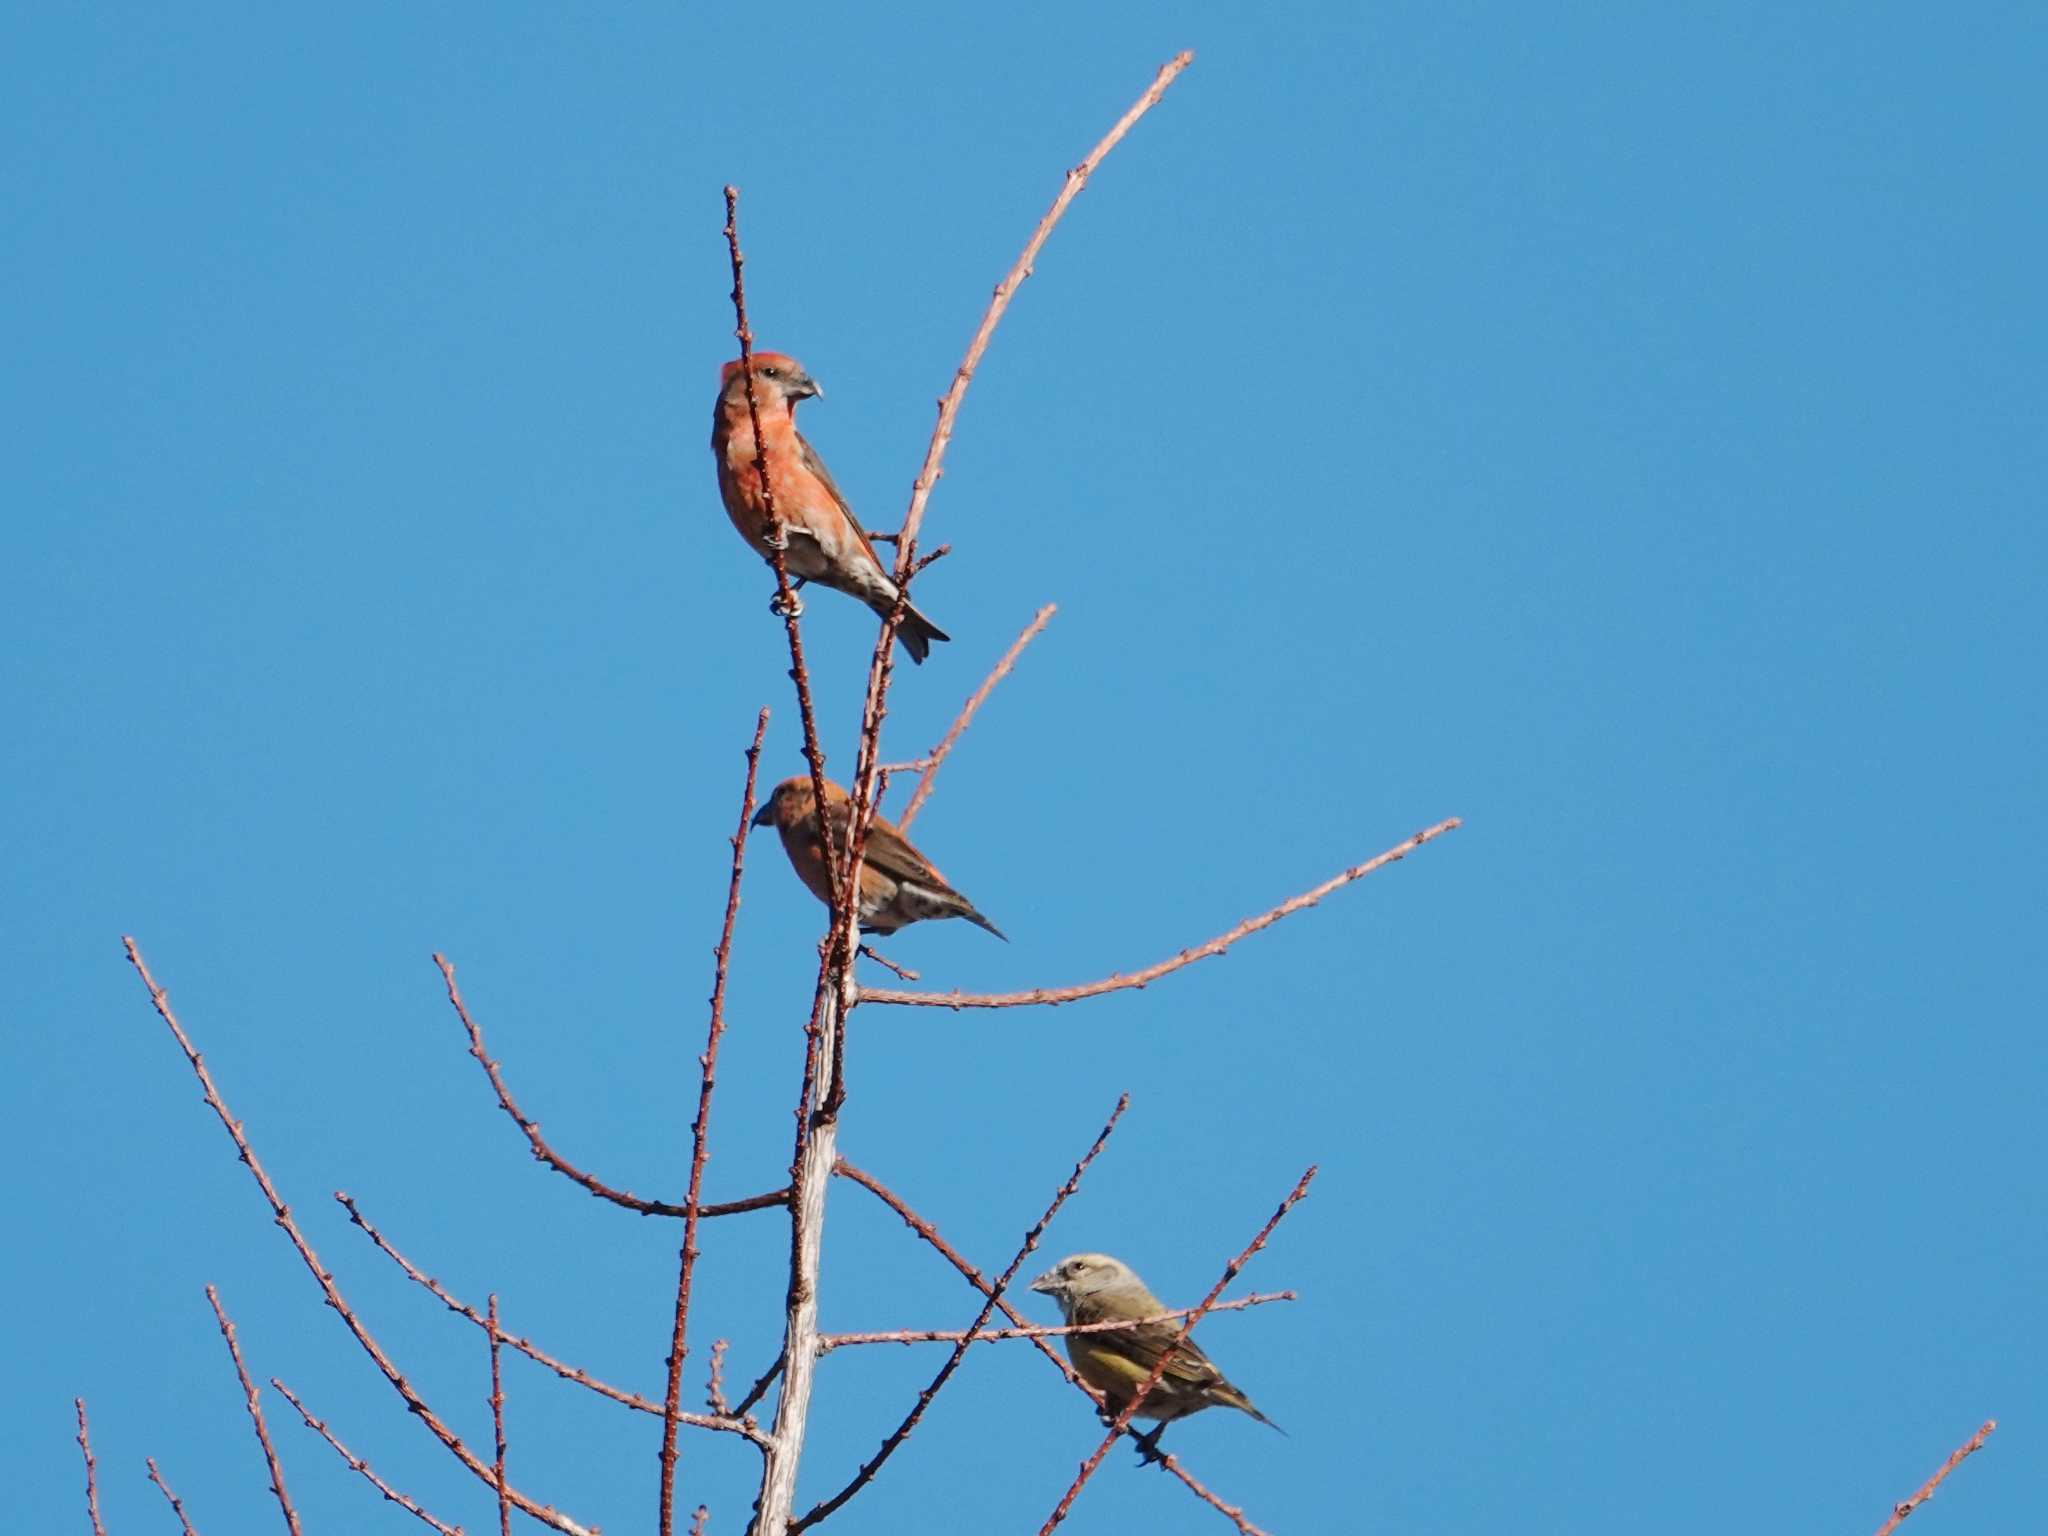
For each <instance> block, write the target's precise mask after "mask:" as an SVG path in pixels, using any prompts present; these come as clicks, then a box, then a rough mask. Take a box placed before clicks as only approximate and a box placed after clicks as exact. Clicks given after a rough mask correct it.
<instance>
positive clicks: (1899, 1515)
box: [1877, 1419, 1998, 1536]
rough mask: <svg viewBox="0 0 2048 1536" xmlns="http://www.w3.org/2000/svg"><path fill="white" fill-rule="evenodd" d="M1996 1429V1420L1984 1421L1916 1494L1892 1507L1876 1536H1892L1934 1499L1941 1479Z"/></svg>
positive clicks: (1977, 1449)
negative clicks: (1889, 1514) (1889, 1515)
mask: <svg viewBox="0 0 2048 1536" xmlns="http://www.w3.org/2000/svg"><path fill="white" fill-rule="evenodd" d="M1996 1428H1998V1420H1996V1419H1986V1420H1985V1421H1984V1423H1983V1425H1982V1426H1981V1427H1980V1428H1979V1429H1978V1431H1977V1433H1975V1434H1974V1435H1972V1436H1970V1438H1969V1439H1967V1440H1965V1441H1964V1442H1963V1443H1962V1444H1961V1445H1959V1446H1957V1447H1956V1448H1955V1450H1954V1451H1952V1452H1951V1453H1950V1454H1949V1458H1948V1460H1947V1461H1945V1462H1943V1463H1942V1464H1941V1470H1940V1471H1938V1472H1936V1473H1935V1474H1934V1476H1932V1477H1930V1478H1929V1479H1927V1481H1926V1482H1924V1483H1922V1484H1921V1485H1920V1491H1919V1492H1918V1493H1916V1494H1914V1495H1913V1496H1912V1497H1911V1498H1910V1499H1907V1500H1906V1501H1905V1502H1904V1503H1902V1504H1894V1505H1893V1506H1892V1515H1891V1518H1890V1519H1889V1520H1887V1521H1885V1523H1884V1524H1883V1525H1880V1526H1879V1527H1878V1528H1877V1536H1892V1532H1893V1531H1896V1530H1897V1529H1898V1528H1899V1527H1900V1526H1901V1525H1902V1524H1904V1523H1905V1519H1906V1516H1908V1515H1910V1514H1912V1513H1913V1511H1914V1510H1916V1509H1918V1508H1919V1507H1920V1506H1921V1505H1922V1504H1925V1503H1926V1502H1927V1501H1928V1500H1929V1499H1931V1498H1933V1497H1934V1490H1935V1489H1937V1488H1939V1487H1940V1486H1941V1480H1942V1479H1943V1478H1945V1477H1947V1476H1948V1475H1949V1473H1951V1472H1953V1471H1955V1469H1956V1468H1957V1467H1960V1466H1961V1465H1962V1464H1963V1461H1964V1459H1965V1458H1967V1457H1969V1456H1972V1455H1974V1454H1975V1453H1976V1452H1978V1451H1981V1450H1983V1449H1984V1442H1985V1441H1986V1440H1989V1439H1990V1438H1991V1432H1992V1431H1993V1430H1994V1429H1996Z"/></svg>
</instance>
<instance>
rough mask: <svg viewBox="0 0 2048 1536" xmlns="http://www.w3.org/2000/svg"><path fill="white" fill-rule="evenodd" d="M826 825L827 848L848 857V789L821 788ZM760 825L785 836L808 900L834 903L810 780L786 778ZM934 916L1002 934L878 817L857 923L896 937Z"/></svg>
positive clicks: (864, 862)
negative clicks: (960, 919) (964, 921)
mask: <svg viewBox="0 0 2048 1536" xmlns="http://www.w3.org/2000/svg"><path fill="white" fill-rule="evenodd" d="M825 805H826V809H825V819H826V821H827V823H828V824H829V825H830V826H831V829H832V845H833V847H834V849H836V850H837V852H838V855H839V857H840V858H841V859H844V858H845V857H846V856H847V853H846V843H847V827H848V822H849V820H850V816H851V810H852V807H851V804H850V803H849V801H848V799H847V795H846V791H845V790H843V789H841V788H840V787H839V786H838V785H837V784H833V783H829V782H828V783H827V784H826V785H825ZM754 825H755V826H757V827H773V828H775V830H776V831H777V832H779V833H781V834H782V848H783V851H784V852H785V853H787V854H788V855H789V862H790V864H791V866H792V867H793V868H794V869H795V870H796V873H797V878H798V879H800V880H802V881H803V883H804V884H805V885H807V886H809V887H810V890H811V894H812V895H813V896H816V897H817V898H818V900H820V901H822V902H824V903H826V904H827V905H828V906H829V905H830V904H831V901H832V884H831V877H830V875H829V874H828V873H827V871H826V868H825V850H824V845H823V843H822V842H820V840H819V838H818V816H817V796H816V795H815V794H814V793H813V792H812V790H811V780H810V776H809V775H808V774H803V775H799V776H798V777H796V778H793V779H784V780H783V781H782V782H781V783H780V784H778V785H776V786H775V793H774V794H772V795H770V796H769V797H768V803H767V804H766V805H764V806H762V807H761V809H760V811H759V813H758V814H756V816H755V817H754ZM934 917H964V918H966V919H967V921H969V922H970V923H973V924H974V925H975V926H976V927H979V928H986V929H987V930H988V931H989V932H990V933H992V934H994V935H995V936H996V937H997V938H999V939H1001V938H1005V937H1006V936H1005V935H1004V933H1003V931H1002V930H1001V929H1000V928H998V927H996V925H995V924H994V923H992V922H990V921H989V920H988V919H987V918H985V917H983V916H982V915H981V914H980V913H979V912H977V911H975V910H974V903H973V902H971V901H969V900H968V899H967V898H966V897H965V896H962V895H961V894H960V893H959V892H958V891H956V890H954V889H953V887H952V886H950V885H948V884H946V881H945V879H944V877H943V876H941V875H940V874H939V872H938V871H937V870H936V869H934V868H932V865H931V860H929V859H927V858H926V857H925V856H924V855H923V854H921V853H919V852H918V851H917V850H916V849H915V848H913V847H911V846H910V844H909V843H908V842H906V841H904V837H903V834H902V833H901V832H898V831H897V830H896V828H895V826H894V825H893V824H891V823H890V822H889V820H888V819H887V818H886V817H883V816H877V817H875V819H874V822H873V823H872V824H871V825H870V826H869V828H868V839H867V844H866V846H865V849H864V851H863V852H862V854H861V862H860V925H861V929H862V931H863V932H866V933H894V932H895V931H896V930H897V929H898V928H901V927H902V926H903V925H904V924H906V923H915V922H921V921H923V920H924V919H926V918H934Z"/></svg>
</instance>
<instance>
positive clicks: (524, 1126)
mask: <svg viewBox="0 0 2048 1536" xmlns="http://www.w3.org/2000/svg"><path fill="white" fill-rule="evenodd" d="M434 966H435V968H436V969H437V970H439V971H440V973H441V982H442V984H443V985H444V986H446V987H447V989H448V1001H449V1003H450V1004H452V1005H453V1007H454V1009H455V1016H456V1018H458V1019H460V1020H461V1021H462V1029H463V1033H464V1034H466V1035H468V1036H469V1054H470V1055H472V1056H474V1057H475V1058H476V1060H477V1065H479V1066H481V1067H482V1068H483V1069H484V1075H485V1076H486V1077H488V1078H489V1079H490V1080H491V1088H492V1090H493V1091H494V1092H495V1093H496V1094H497V1095H498V1107H499V1108H500V1109H502V1110H504V1111H505V1113H506V1114H508V1115H510V1116H511V1117H512V1123H513V1124H514V1125H516V1126H518V1127H519V1130H520V1133H521V1134H522V1135H524V1136H525V1137H526V1144H527V1145H528V1146H529V1147H531V1148H532V1149H533V1156H534V1160H535V1161H537V1162H542V1163H546V1164H547V1165H548V1167H550V1168H552V1169H554V1170H555V1172H557V1173H559V1174H562V1175H563V1176H564V1177H566V1178H569V1179H573V1180H574V1181H575V1182H576V1183H578V1184H581V1185H582V1186H583V1187H584V1188H585V1189H587V1190H589V1191H590V1192H591V1193H592V1194H593V1195H596V1196H597V1197H598V1198H599V1199H600V1200H609V1201H610V1202H611V1203H612V1204H613V1205H620V1206H624V1207H625V1208H626V1209H627V1210H629V1211H638V1212H639V1213H640V1214H641V1215H642V1216H674V1217H676V1218H678V1219H682V1218H686V1217H687V1216H688V1215H689V1214H690V1212H689V1208H688V1207H687V1206H681V1205H670V1204H668V1202H666V1201H664V1200H643V1199H641V1198H640V1197H639V1196H638V1195H636V1194H633V1193H632V1192H631V1191H630V1190H624V1189H614V1188H613V1187H612V1186H611V1185H609V1184H607V1183H605V1182H604V1181H603V1180H602V1179H599V1178H598V1177H597V1176H596V1175H595V1174H591V1173H586V1172H584V1171H583V1170H582V1169H581V1168H578V1167H577V1166H576V1165H575V1164H574V1163H572V1162H570V1161H569V1160H568V1159H567V1158H565V1157H563V1156H562V1155H561V1154H560V1153H559V1152H557V1151H556V1150H555V1149H554V1148H553V1147H551V1146H549V1145H548V1144H547V1142H546V1141H545V1140H544V1139H543V1138H542V1136H541V1134H540V1122H539V1121H538V1120H534V1119H531V1118H529V1117H528V1116H527V1114H526V1112H525V1111H524V1110H522V1109H520V1107H519V1104H518V1101H517V1100H515V1099H514V1098H513V1097H512V1090H511V1089H510V1088H508V1087H507V1086H506V1085H505V1074H504V1073H503V1072H502V1071H501V1070H500V1069H499V1065H498V1063H497V1062H495V1061H493V1060H491V1058H490V1056H489V1055H488V1054H487V1053H486V1052H485V1050H484V1032H483V1030H482V1029H481V1028H479V1027H478V1025H477V1022H476V1020H474V1019H473V1018H471V1017H470V1015H469V1005H468V1004H466V1003H465V1002H463V1000H462V989H461V988H460V987H458V986H456V985H455V965H454V962H453V961H451V960H449V959H448V957H447V956H446V955H440V954H437V955H435V956H434ZM787 1204H789V1191H788V1190H786V1189H774V1190H770V1191H769V1192H768V1193H767V1194H765V1195H749V1196H747V1198H746V1199H744V1200H727V1201H725V1202H723V1203H722V1204H719V1205H707V1206H704V1207H703V1208H702V1209H700V1210H699V1211H698V1212H697V1214H698V1216H700V1217H707V1218H708V1217H712V1216H737V1215H739V1214H740V1213H741V1212H743V1211H770V1210H774V1209H776V1208H777V1207H778V1206H784V1205H787Z"/></svg>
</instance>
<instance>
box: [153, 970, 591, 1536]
mask: <svg viewBox="0 0 2048 1536" xmlns="http://www.w3.org/2000/svg"><path fill="white" fill-rule="evenodd" d="M121 942H122V944H123V945H124V946H126V948H127V951H128V963H129V964H130V965H132V966H134V967H135V972H136V974H137V975H138V976H140V977H141V978H142V984H143V986H144V987H146V988H147V989H148V991H149V1000H150V1002H151V1004H152V1005H154V1006H155V1008H156V1011H157V1016H158V1017H159V1018H161V1019H162V1020H163V1021H164V1023H165V1024H167V1025H169V1026H170V1030H171V1034H172V1036H173V1038H175V1039H176V1040H177V1042H178V1048H179V1049H180V1050H182V1051H183V1052H184V1053H185V1060H186V1061H187V1062H188V1063H189V1064H190V1065H191V1068H192V1071H193V1073H194V1075H196V1076H197V1077H198V1079H199V1086H200V1089H201V1090H202V1092H203V1093H204V1094H205V1097H206V1103H207V1107H208V1108H210V1109H211V1110H212V1111H213V1112H214V1114H215V1115H216V1116H217V1117H218V1118H219V1120H220V1123H221V1125H222V1126H223V1127H224V1128H225V1129H226V1131H227V1133H228V1138H229V1140H231V1141H233V1142H234V1144H235V1150H236V1152H238V1153H239V1154H240V1155H241V1159H242V1162H243V1165H244V1166H246V1167H247V1168H248V1170H249V1174H250V1176H251V1177H252V1178H254V1179H255V1180H256V1187H257V1188H258V1189H259V1190H261V1191H262V1192H263V1199H264V1201H265V1203H266V1204H268V1205H269V1207H270V1214H271V1216H272V1218H273V1219H274V1220H275V1221H276V1222H277V1225H278V1226H279V1227H280V1228H281V1229H282V1230H283V1232H284V1235H285V1236H286V1237H288V1238H290V1239H291V1244H292V1247H293V1249H294V1250H296V1251H297V1253H298V1255H299V1260H300V1262H301V1263H303V1264H304V1265H305V1266H306V1268H307V1269H308V1270H310V1271H311V1272H312V1275H313V1278H314V1280H315V1281H316V1282H318V1284H319V1286H320V1290H321V1293H322V1295H324V1296H325V1297H326V1299H327V1305H328V1306H330V1307H332V1308H333V1309H334V1313H335V1316H337V1317H339V1318H340V1319H341V1320H342V1323H343V1325H344V1326H345V1327H347V1329H348V1331H349V1333H350V1335H351V1336H352V1337H353V1338H354V1339H355V1341H356V1342H357V1343H358V1344H360V1345H361V1346H362V1347H363V1351H364V1353H366V1354H367V1355H369V1357H370V1359H371V1362H372V1363H373V1364H375V1365H376V1367H377V1370H378V1371H379V1373H381V1374H382V1376H383V1377H384V1379H385V1380H386V1381H388V1382H389V1383H391V1387H392V1390H393V1391H395V1392H397V1393H398V1395H399V1397H401V1398H402V1399H403V1400H404V1402H405V1406H406V1407H407V1408H409V1409H410V1410H411V1411H412V1413H413V1415H414V1416H415V1417H416V1418H418V1419H419V1421H420V1422H421V1423H422V1424H424V1425H426V1426H427V1428H428V1430H429V1431H430V1432H431V1433H432V1434H433V1436H434V1438H435V1439H436V1440H439V1441H440V1442H441V1444H442V1445H443V1446H445V1447H447V1449H448V1451H449V1453H450V1454H452V1455H453V1456H454V1457H455V1459H456V1460H458V1461H460V1462H461V1463H462V1464H463V1465H464V1466H465V1467H467V1468H469V1470H470V1472H471V1473H472V1474H473V1475H474V1476H476V1477H478V1478H481V1479H482V1480H483V1481H484V1483H485V1484H486V1485H488V1486H492V1487H495V1486H496V1485H495V1483H493V1482H492V1479H491V1469H490V1468H489V1467H488V1466H486V1465H485V1464H484V1463H483V1461H482V1460H480V1459H479V1458H478V1456H477V1455H476V1453H475V1452H474V1451H472V1450H470V1448H469V1447H468V1446H466V1445H464V1444H463V1443H462V1440H461V1437H459V1436H458V1435H457V1434H456V1433H455V1432H454V1431H453V1430H452V1429H450V1428H449V1427H448V1426H447V1425H446V1424H445V1423H444V1422H442V1420H441V1417H440V1415H438V1414H436V1413H435V1412H434V1410H433V1409H432V1408H431V1407H430V1406H428V1404H427V1401H426V1399H424V1398H423V1397H421V1396H420V1395H419V1393H417V1392H415V1391H414V1390H413V1389H412V1384H411V1383H410V1382H408V1381H407V1380H406V1379H405V1376H404V1374H403V1373H401V1372H400V1371H399V1369H398V1367H397V1366H396V1365H394V1364H393V1363H392V1360H391V1357H390V1356H389V1355H387V1354H386V1353H385V1352H384V1347H383V1346H382V1345H381V1344H379V1343H378V1342H377V1341H376V1339H375V1338H373V1337H372V1336H371V1334H370V1330H369V1329H368V1328H366V1327H364V1326H363V1322H362V1319H360V1318H359V1317H357V1316H356V1314H355V1311H354V1309H353V1308H351V1307H350V1306H349V1304H348V1298H347V1297H345V1296H343V1295H342V1294H341V1288H340V1287H339V1286H337V1285H336V1284H335V1283H334V1276H333V1275H331V1274H329V1273H328V1272H327V1269H326V1268H325V1266H323V1265H322V1264H321V1262H320V1256H319V1254H317V1253H315V1252H314V1251H313V1245H312V1244H311V1243H309V1242H307V1241H306V1235H305V1234H304V1233H303V1232H301V1231H300V1230H299V1224H298V1221H297V1220H296V1219H295V1218H294V1217H293V1216H292V1213H291V1208H290V1207H289V1206H287V1205H286V1204H285V1203H284V1199H283V1197H282V1196H280V1195H279V1194H278V1192H277V1186H276V1185H274V1184H272V1183H271V1182H270V1175H269V1174H268V1173H266V1172H264V1170H263V1164H262V1163H260V1162H258V1161H257V1158H256V1149H255V1148H254V1147H252V1146H251V1145H250V1144H249V1138H248V1137H247V1136H245V1135H243V1133H242V1125H241V1122H240V1121H238V1120H236V1119H235V1117H234V1116H233V1115H231V1114H230V1113H228V1106H227V1101H226V1100H225V1099H223V1098H222V1097H221V1096H220V1090H219V1089H218V1088H216V1087H215V1086H214V1083H213V1074H212V1073H210V1072H208V1071H207V1070H206V1063H205V1062H204V1061H202V1060H201V1059H200V1056H199V1052H198V1050H197V1049H196V1048H195V1047H194V1046H193V1044H192V1040H191V1037H190V1036H189V1035H187V1034H186V1033H185V1030H184V1026H182V1025H181V1024H179V1023H178V1016H177V1015H176V1014H174V1013H173V1012H171V999H170V996H169V994H168V993H166V992H165V991H164V989H163V988H162V987H160V986H158V985H157V984H156V978H155V977H153V976H151V975H150V974H149V967H148V965H147V964H145V963H144V961H143V958H142V951H141V950H140V949H139V948H138V947H137V946H136V943H135V940H134V939H132V938H124V939H123V940H122V941H121ZM451 982H452V972H451ZM511 1498H512V1502H513V1503H514V1504H516V1505H518V1506H519V1508H520V1509H522V1510H524V1511H525V1512H526V1513H527V1514H529V1515H531V1516H533V1518H534V1519H536V1520H539V1521H541V1522H542V1523H543V1524H545V1525H551V1526H553V1527H554V1528H555V1529H556V1530H558V1531H563V1532H566V1533H567V1536H585V1533H586V1532H591V1533H594V1532H595V1529H596V1528H595V1527H593V1526H585V1525H581V1524H579V1523H578V1522H576V1521H574V1520H571V1519H570V1518H569V1517H568V1516H567V1515H565V1514H562V1513H561V1512H560V1511H558V1510H556V1509H553V1508H551V1507H550V1506H548V1505H546V1504H542V1503H540V1502H539V1501H538V1500H535V1499H532V1498H529V1497H528V1496H527V1495H525V1494H523V1493H520V1492H517V1491H516V1490H515V1491H514V1492H513V1493H512V1495H511Z"/></svg>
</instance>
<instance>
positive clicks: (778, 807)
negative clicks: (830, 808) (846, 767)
mask: <svg viewBox="0 0 2048 1536" xmlns="http://www.w3.org/2000/svg"><path fill="white" fill-rule="evenodd" d="M845 798H846V791H845V790H843V789H841V788H840V787H839V786H838V785H837V784H834V783H832V782H830V781H829V780H828V781H827V782H826V784H825V799H826V800H827V801H828V802H830V803H831V804H833V805H837V804H838V803H839V802H840V801H842V800H844V799H845ZM817 806H818V797H817V795H816V794H815V793H814V792H813V791H812V789H811V776H810V775H809V774H807V773H800V774H798V775H797V776H796V777H795V778H791V779H784V780H783V781H782V782H781V783H780V784H778V785H776V786H775V790H774V793H772V794H771V795H769V797H768V800H767V803H766V804H764V805H763V806H762V807H761V809H760V810H758V811H756V812H755V813H754V825H755V826H757V827H774V828H775V829H776V830H777V831H787V830H789V829H790V828H792V827H797V826H801V825H803V824H804V823H805V822H808V821H811V820H813V819H814V818H815V816H816V812H817Z"/></svg>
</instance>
